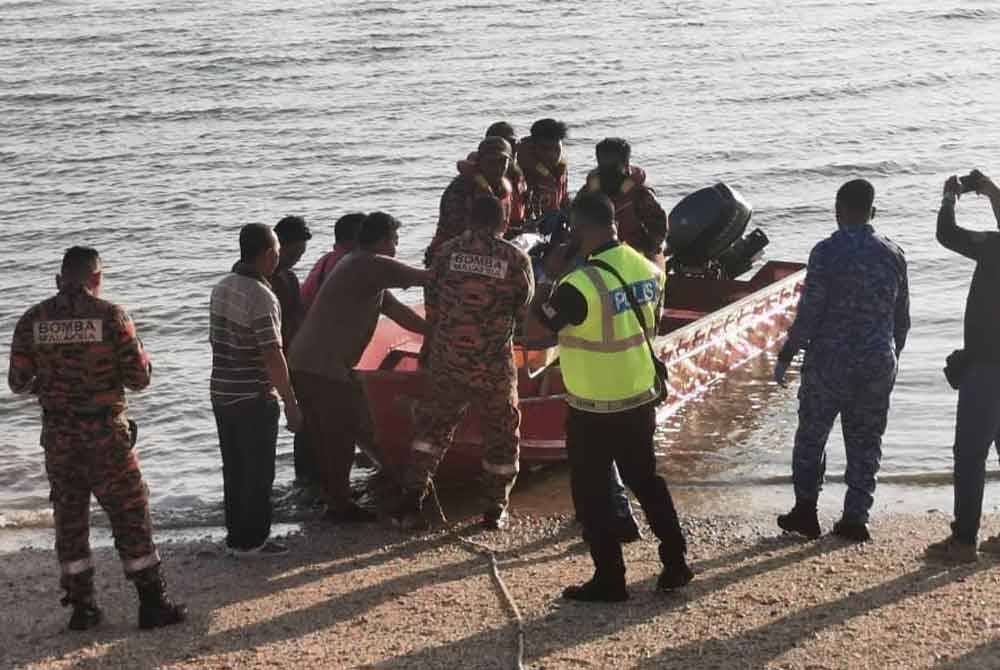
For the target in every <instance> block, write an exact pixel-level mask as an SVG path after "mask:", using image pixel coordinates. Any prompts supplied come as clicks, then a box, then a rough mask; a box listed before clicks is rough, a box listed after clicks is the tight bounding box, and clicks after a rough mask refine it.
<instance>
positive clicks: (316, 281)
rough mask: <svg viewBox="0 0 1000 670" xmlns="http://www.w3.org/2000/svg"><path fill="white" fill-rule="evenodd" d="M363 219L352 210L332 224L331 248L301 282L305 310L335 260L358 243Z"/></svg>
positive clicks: (331, 268)
mask: <svg viewBox="0 0 1000 670" xmlns="http://www.w3.org/2000/svg"><path fill="white" fill-rule="evenodd" d="M364 219H365V215H364V214H362V213H360V212H354V213H351V214H345V215H343V216H342V217H340V218H339V219H337V223H335V224H333V249H332V250H330V251H328V252H326V253H325V254H323V255H322V256H320V259H319V260H318V261H316V265H314V266H313V269H312V270H310V271H309V275H308V276H307V277H306V280H305V282H304V283H303V284H302V306H303V307H304V308H305V311H306V312H308V311H309V308H310V307H312V304H313V301H314V300H315V299H316V294H317V293H319V287H320V286H322V284H323V280H324V279H325V278H326V276H327V275H328V274H330V273H331V272H332V271H333V268H335V267H336V266H337V262H338V261H339V260H340V259H341V258H343V257H344V256H346V255H347V254H349V253H350V252H352V251H354V248H355V247H356V246H357V243H358V229H360V228H361V222H362V221H364Z"/></svg>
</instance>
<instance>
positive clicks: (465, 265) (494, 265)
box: [450, 253, 507, 279]
mask: <svg viewBox="0 0 1000 670" xmlns="http://www.w3.org/2000/svg"><path fill="white" fill-rule="evenodd" d="M450 267H451V269H452V270H453V271H455V272H468V273H470V274H475V275H483V276H484V277H493V278H494V279H503V278H504V277H506V276H507V261H505V260H503V259H501V258H495V257H493V256H479V255H477V254H461V253H456V254H452V255H451V266H450Z"/></svg>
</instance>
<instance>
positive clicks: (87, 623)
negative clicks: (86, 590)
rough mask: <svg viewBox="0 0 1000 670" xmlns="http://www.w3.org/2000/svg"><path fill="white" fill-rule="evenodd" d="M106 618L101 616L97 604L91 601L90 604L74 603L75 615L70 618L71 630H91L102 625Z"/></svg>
mask: <svg viewBox="0 0 1000 670" xmlns="http://www.w3.org/2000/svg"><path fill="white" fill-rule="evenodd" d="M103 618H104V616H103V615H102V614H101V610H100V608H98V607H97V604H96V603H95V602H94V601H93V600H90V601H88V602H79V603H77V602H75V603H73V614H72V615H71V616H70V618H69V629H70V630H90V629H91V628H93V627H94V626H96V625H97V624H99V623H101V619H103Z"/></svg>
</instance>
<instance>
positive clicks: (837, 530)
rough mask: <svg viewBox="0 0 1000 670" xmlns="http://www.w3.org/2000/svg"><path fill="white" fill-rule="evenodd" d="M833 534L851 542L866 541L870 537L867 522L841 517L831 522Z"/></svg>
mask: <svg viewBox="0 0 1000 670" xmlns="http://www.w3.org/2000/svg"><path fill="white" fill-rule="evenodd" d="M833 534H834V535H836V536H837V537H840V538H843V539H845V540H850V541H851V542H868V541H869V540H871V539H872V534H871V533H870V532H869V531H868V524H866V523H864V522H861V521H852V520H851V519H841V520H840V521H838V522H837V523H835V524H833Z"/></svg>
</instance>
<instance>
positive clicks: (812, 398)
mask: <svg viewBox="0 0 1000 670" xmlns="http://www.w3.org/2000/svg"><path fill="white" fill-rule="evenodd" d="M874 199H875V189H874V187H872V185H871V184H870V183H869V182H867V181H865V180H863V179H855V180H853V181H849V182H847V183H846V184H844V185H843V186H842V187H841V188H840V190H839V191H838V192H837V201H836V212H837V223H838V226H839V230H837V232H835V233H834V234H833V235H831V236H830V237H828V238H827V239H825V240H823V241H822V242H820V243H819V244H817V245H816V246H815V247H814V248H813V250H812V253H811V254H810V256H809V265H808V268H807V270H806V279H805V288H804V289H803V292H802V297H801V298H800V300H799V306H798V313H797V315H796V317H795V322H794V323H793V324H792V326H791V328H790V329H789V331H788V340H787V341H786V342H785V345H784V347H783V348H782V349H781V352H780V353H779V354H778V363H777V365H776V366H775V373H774V377H775V381H777V382H778V383H780V384H783V383H784V376H785V371H786V370H787V368H788V365H789V363H791V361H792V359H793V358H794V357H795V355H796V354H797V353H798V351H799V350H800V349H805V350H806V354H805V360H804V361H803V363H802V385H801V387H800V388H799V426H798V430H797V431H796V433H795V447H794V449H793V451H792V480H793V483H794V485H795V506H794V508H793V509H792V511H791V512H789V513H788V514H782V515H781V516H779V517H778V525H779V526H780V527H781V528H782V529H784V530H786V531H790V532H796V533H800V534H802V535H805V536H807V537H817V536H819V534H820V527H819V520H818V518H817V514H816V502H817V499H818V498H819V493H820V490H821V489H822V486H823V476H824V473H825V470H826V440H827V437H829V435H830V430H831V428H832V427H833V422H834V420H835V419H836V418H837V415H838V414H839V415H840V423H841V426H842V428H843V432H844V447H845V451H846V455H847V470H846V472H845V474H844V481H845V483H846V484H847V493H846V495H845V496H844V513H843V517H842V518H841V519H840V520H839V521H838V522H837V523H836V524H835V525H834V527H833V532H834V534H836V535H839V536H840V537H843V538H844V539H847V540H852V541H858V542H864V541H867V540H869V539H870V538H871V536H870V534H869V531H868V514H869V511H870V510H871V507H872V503H873V501H874V495H875V482H876V475H877V474H878V470H879V465H880V463H881V460H882V434H883V433H884V432H885V428H886V417H887V415H888V412H889V396H890V394H891V393H892V388H893V385H894V384H895V381H896V369H897V360H898V358H899V355H900V353H901V352H902V351H903V346H904V345H905V344H906V335H907V333H908V332H909V329H910V298H909V289H908V282H907V274H906V259H905V257H904V256H903V251H902V249H900V248H899V247H898V246H896V244H895V243H893V242H892V241H891V240H889V239H888V238H886V237H883V236H881V235H878V234H876V233H875V229H874V228H873V227H872V225H871V218H872V217H873V216H874V213H875V209H874V208H873V207H872V203H873V201H874Z"/></svg>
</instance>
